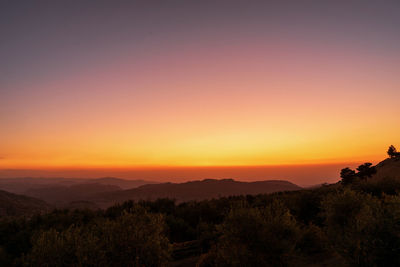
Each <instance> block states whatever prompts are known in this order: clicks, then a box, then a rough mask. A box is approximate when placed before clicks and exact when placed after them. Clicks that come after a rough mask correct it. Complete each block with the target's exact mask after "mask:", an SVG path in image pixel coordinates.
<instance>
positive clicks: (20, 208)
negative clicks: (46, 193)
mask: <svg viewBox="0 0 400 267" xmlns="http://www.w3.org/2000/svg"><path fill="white" fill-rule="evenodd" d="M51 208H52V207H51V206H50V205H49V204H47V203H46V202H45V201H43V200H40V199H37V198H33V197H28V196H24V195H17V194H13V193H9V192H6V191H3V190H0V218H1V217H4V216H22V215H23V216H31V215H33V214H38V213H43V212H45V211H49V210H50V209H51Z"/></svg>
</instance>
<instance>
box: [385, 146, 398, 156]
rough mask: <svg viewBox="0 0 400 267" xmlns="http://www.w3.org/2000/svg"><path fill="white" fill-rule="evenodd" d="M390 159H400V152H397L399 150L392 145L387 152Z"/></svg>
mask: <svg viewBox="0 0 400 267" xmlns="http://www.w3.org/2000/svg"><path fill="white" fill-rule="evenodd" d="M387 153H388V155H389V157H390V158H396V157H400V152H397V149H396V148H395V147H394V146H393V145H391V146H390V147H389V149H388V151H387Z"/></svg>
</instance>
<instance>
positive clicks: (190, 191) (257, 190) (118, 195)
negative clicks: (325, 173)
mask: <svg viewBox="0 0 400 267" xmlns="http://www.w3.org/2000/svg"><path fill="white" fill-rule="evenodd" d="M300 189H301V187H299V186H297V185H295V184H293V183H291V182H288V181H280V180H269V181H259V182H239V181H235V180H233V179H222V180H216V179H205V180H202V181H191V182H186V183H162V184H151V185H150V184H148V185H143V186H140V187H138V188H134V189H129V190H124V191H116V192H106V193H102V194H98V195H96V196H95V198H93V199H91V200H92V201H93V202H95V203H98V204H100V205H102V206H108V205H111V204H115V203H121V202H124V201H127V200H156V199H159V198H170V199H175V200H176V201H177V202H184V201H191V200H205V199H212V198H219V197H226V196H237V195H256V194H269V193H273V192H278V191H293V190H300Z"/></svg>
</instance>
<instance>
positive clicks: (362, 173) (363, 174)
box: [357, 162, 376, 179]
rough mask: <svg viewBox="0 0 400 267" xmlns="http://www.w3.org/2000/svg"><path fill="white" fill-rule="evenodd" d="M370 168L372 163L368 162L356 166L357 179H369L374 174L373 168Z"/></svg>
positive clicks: (374, 169)
mask: <svg viewBox="0 0 400 267" xmlns="http://www.w3.org/2000/svg"><path fill="white" fill-rule="evenodd" d="M371 166H372V163H370V162H367V163H364V164H362V165H360V166H358V168H357V171H358V173H357V175H358V177H360V178H361V179H365V178H371V176H372V175H373V174H375V173H376V168H375V166H372V167H371Z"/></svg>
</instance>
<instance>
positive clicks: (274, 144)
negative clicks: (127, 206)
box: [0, 11, 400, 169]
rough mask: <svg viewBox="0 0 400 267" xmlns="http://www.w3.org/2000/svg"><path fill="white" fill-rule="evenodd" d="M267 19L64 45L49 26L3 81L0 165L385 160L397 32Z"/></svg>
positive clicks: (394, 128)
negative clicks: (39, 50) (38, 51)
mask: <svg viewBox="0 0 400 267" xmlns="http://www.w3.org/2000/svg"><path fill="white" fill-rule="evenodd" d="M119 12H121V11H119ZM160 12H161V11H160ZM232 12H233V11H232ZM250 14H251V13H250ZM231 15H232V18H231V17H230V16H229V14H228V15H227V18H228V19H229V18H230V19H233V18H234V14H231ZM210 16H211V15H210ZM263 18H264V17H262V16H261V17H260V20H259V21H257V20H254V21H253V20H248V21H247V20H246V21H247V22H246V23H243V21H242V22H241V23H238V24H237V25H235V27H233V26H230V24H229V23H222V22H221V24H218V23H216V24H213V25H205V24H202V26H199V25H200V24H199V25H197V24H196V23H195V22H193V21H191V20H190V18H185V19H186V20H188V22H190V23H192V24H190V25H191V26H187V28H179V30H177V27H176V26H174V25H172V24H171V25H169V26H168V25H167V26H165V27H167V28H166V29H165V28H163V29H161V28H157V27H162V26H154V25H153V26H151V27H150V26H149V30H148V32H149V37H146V38H141V39H137V40H136V39H135V36H136V35H135V32H133V33H131V34H132V36H133V37H132V39H129V40H128V39H126V40H125V41H124V42H120V43H119V42H117V41H115V42H114V41H113V42H111V41H110V42H109V43H107V41H104V42H106V45H105V44H104V42H97V43H96V42H95V41H93V43H91V42H92V39H90V43H85V42H89V41H87V40H86V41H85V39H84V40H83V41H82V42H83V44H82V47H81V46H77V47H75V46H74V47H72V48H70V47H68V43H67V44H65V46H61V45H60V44H58V45H57V43H56V42H58V41H57V40H55V39H54V40H52V39H51V38H52V37H51V35H50V33H51V31H50V32H49V33H47V32H45V33H44V35H45V36H46V38H47V39H46V38H45V39H41V40H40V41H37V42H38V47H42V46H45V47H46V48H48V49H47V50H46V51H47V52H46V54H45V55H46V57H45V58H44V59H41V60H37V61H34V60H33V61H32V62H25V61H26V60H27V59H22V58H21V59H19V60H20V61H21V62H17V63H18V64H20V65H18V64H17V63H15V62H12V63H15V64H16V66H17V67H18V71H19V72H20V73H19V75H17V76H16V77H17V78H15V79H13V78H9V80H7V82H4V83H2V84H1V91H0V92H1V98H0V122H1V133H0V134H1V138H0V169H54V168H58V169H60V168H61V169H63V168H64V169H70V168H75V169H76V168H78V169H90V168H119V169H121V168H122V169H124V168H128V169H129V168H138V167H157V166H158V167H160V166H161V167H177V166H254V165H257V166H260V165H268V166H270V165H282V164H289V165H291V164H295V165H296V164H300V165H302V164H332V163H344V162H346V163H349V162H363V161H372V162H376V161H379V160H381V159H383V158H385V152H386V150H387V147H388V146H389V145H390V144H394V145H396V144H398V143H396V142H398V141H399V139H398V138H399V134H398V133H399V132H400V119H399V118H400V109H399V107H398V100H399V99H400V93H399V91H400V90H399V89H398V88H399V87H398V86H399V84H400V76H399V75H398V70H399V69H400V63H399V62H400V57H399V55H398V49H397V48H398V47H397V46H396V45H397V44H398V40H391V39H390V38H391V37H390V38H389V36H391V35H390V34H389V33H388V35H387V36H375V35H371V32H372V33H374V29H372V28H371V27H370V28H369V30H366V32H362V31H359V29H358V28H354V29H352V28H351V27H348V29H346V30H343V29H342V28H337V29H336V28H329V30H328V29H326V30H324V29H323V28H318V29H317V28H313V27H317V26H314V25H316V24H315V23H313V22H308V21H306V20H304V21H303V22H304V23H305V26H304V28H302V29H297V28H293V27H289V26H290V24H288V25H289V26H288V25H286V26H288V27H286V26H285V25H283V24H279V23H277V25H279V26H268V27H270V28H268V29H267V30H265V29H264V27H263V25H264V24H263V22H262V19H263ZM44 19H46V18H44ZM52 19H53V18H52ZM212 19H214V20H215V21H217V22H219V20H218V16H216V17H215V18H214V17H213V18H210V20H212ZM360 20H361V18H360ZM215 21H214V22H215ZM239 21H240V20H239ZM48 22H49V23H50V21H48ZM97 22H98V21H97ZM276 22H279V18H276ZM373 22H374V21H373ZM378 22H379V21H377V22H376V25H379V23H378ZM81 23H83V24H82V25H83V26H85V25H86V24H85V23H89V22H86V21H83V22H82V21H81ZM99 23H100V22H99ZM124 23H125V22H124ZM306 23H310V25H308V24H307V25H306ZM348 23H351V22H350V20H349V22H348ZM88 25H89V24H88ZM90 25H91V24H90ZM344 25H346V22H344ZM376 25H375V26H376ZM86 26H87V25H86ZM328 26H329V25H328ZM331 26H332V25H331ZM353 26H354V25H353ZM369 26H371V25H369ZM74 27H76V29H75V28H73V27H72V30H71V29H68V30H71V32H72V33H74V34H77V35H79V34H81V35H79V36H85V34H90V33H89V32H78V31H80V29H78V28H79V27H78V26H76V25H75V26H74ZM110 27H111V26H110ZM113 27H119V26H118V25H114V26H113ZM163 27H164V26H163ZM168 27H169V28H168ZM179 27H183V26H179ZM274 27H275V28H274ZM83 28H85V27H83ZM361 28H362V27H361ZM364 28H365V27H364ZM364 28H362V29H364ZM112 29H113V28H112V27H111V28H110V29H108V30H109V32H106V33H105V34H106V35H107V34H111V32H113V31H112ZM115 29H117V28H115ZM118 29H119V28H118ZM87 30H88V31H89V30H90V27H89V29H87ZM124 30H125V31H127V28H126V29H125V28H123V29H122V30H121V32H122V31H124ZM129 30H131V29H129ZM132 31H133V30H132ZM376 32H378V31H376ZM333 33H334V34H333ZM354 33H357V34H358V35H354ZM69 34H70V35H68V34H67V37H68V36H69V38H71V39H72V38H78V37H74V36H75V35H74V34H71V33H69ZM103 34H104V33H103ZM113 34H114V33H113ZM335 34H336V35H335ZM380 34H381V33H380ZM47 35H48V36H47ZM99 36H100V33H99ZM67 37H66V38H67ZM32 38H34V37H32ZM113 38H115V36H113ZM385 38H386V39H385ZM81 39H82V38H81ZM81 39H79V40H81ZM110 39H112V38H110ZM389 39H390V40H389ZM10 40H11V39H10ZM68 40H69V39H68ZM112 40H114V39H112ZM115 40H117V39H115ZM138 40H139V41H138ZM76 41H78V39H76ZM32 42H33V44H31V46H30V47H29V48H28V47H26V49H29V51H30V52H29V53H30V54H29V56H32V57H34V55H35V53H34V52H35V50H33V49H34V48H32V47H34V45H35V40H33V41H32ZM388 43H389V44H391V46H390V47H389V46H388V45H387V44H388ZM63 45H64V44H63ZM101 45H102V46H101ZM86 46H87V47H86ZM396 47H397V48H396ZM21 49H22V48H21ZM52 49H53V50H55V51H56V52H57V54H56V59H54V57H53V58H52V57H51V55H52V54H51V53H53V52H54V51H53V50H52ZM96 49H98V50H99V51H100V52H99V53H98V54H96V53H97V52H96V53H95V52H92V50H96ZM31 50H32V51H31ZM71 51H72V52H71ZM17 52H18V51H17ZM20 52H21V53H22V52H23V50H21V51H20ZM26 53H28V52H26ZM92 53H93V54H92ZM70 54H71V55H70ZM10 60H11V59H10ZM15 60H16V59H15ZM29 64H31V65H29ZM23 65H24V66H28V65H29V66H31V67H30V68H28V67H27V68H26V69H27V71H26V72H23V70H24V71H25V69H24V68H23V67H24V66H23ZM10 66H13V65H12V64H10ZM10 68H11V67H10ZM9 77H14V76H9Z"/></svg>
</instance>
